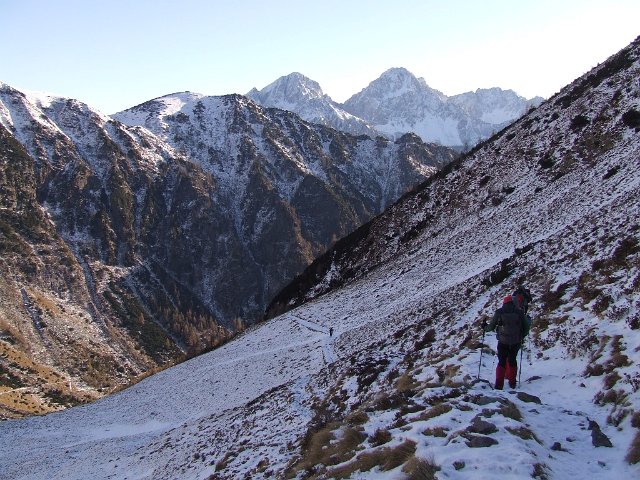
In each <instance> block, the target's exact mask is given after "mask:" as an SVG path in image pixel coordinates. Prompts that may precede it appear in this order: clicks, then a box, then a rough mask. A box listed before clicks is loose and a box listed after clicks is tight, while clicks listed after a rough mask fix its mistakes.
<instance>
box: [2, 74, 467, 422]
mask: <svg viewBox="0 0 640 480" xmlns="http://www.w3.org/2000/svg"><path fill="white" fill-rule="evenodd" d="M176 102H182V103H181V107H180V108H179V109H178V110H172V111H168V110H167V109H171V108H173V107H172V105H175V104H176ZM138 117H140V118H142V119H143V121H141V122H140V124H139V125H138V124H137V123H136V119H137V118H138ZM115 118H117V119H119V120H116V119H115ZM120 120H121V121H122V122H126V123H128V125H125V124H124V123H122V122H121V121H120ZM0 130H1V131H0V135H1V138H2V149H1V151H0V155H2V163H1V164H0V188H1V189H2V210H0V226H1V228H2V230H1V236H0V255H1V256H2V259H3V262H2V265H0V274H1V275H2V279H0V283H1V284H2V291H3V292H7V293H6V294H5V295H3V298H2V302H1V303H0V318H1V319H2V320H1V322H2V324H1V325H0V330H1V331H2V340H0V349H2V353H3V355H2V357H0V368H2V370H1V372H0V375H2V376H1V377H0V381H2V382H3V383H2V384H3V385H6V386H8V387H10V388H11V389H13V390H14V391H15V394H13V393H11V394H6V395H3V396H2V397H1V399H2V401H3V402H2V403H3V404H4V405H5V407H6V408H5V410H3V413H2V415H3V416H16V415H24V414H27V415H28V414H32V413H43V412H47V411H50V410H55V409H59V408H63V407H65V406H68V405H72V404H75V403H78V402H84V401H86V400H89V399H92V398H96V397H98V396H101V395H104V394H106V393H109V392H111V391H113V390H114V389H117V388H121V386H123V385H126V384H128V383H129V382H130V381H131V379H133V378H134V377H136V376H140V375H146V374H148V373H150V372H153V371H155V369H157V368H163V367H165V366H167V365H170V364H172V363H174V362H176V361H180V360H181V359H183V358H185V355H193V354H197V353H199V352H202V351H204V350H206V349H209V348H211V347H212V346H215V345H218V344H220V343H221V342H225V341H226V340H227V339H228V338H229V337H230V336H231V335H232V334H233V332H234V331H237V330H238V329H242V328H243V327H244V326H245V325H247V324H250V323H253V322H254V321H255V320H256V319H257V318H259V317H260V316H261V314H262V312H263V310H264V308H265V306H266V305H267V304H268V302H269V301H270V300H271V297H272V296H273V295H274V294H275V293H276V292H277V291H279V290H280V289H281V288H282V287H283V286H284V285H286V284H287V283H288V282H289V281H290V280H291V279H293V278H294V277H295V275H297V274H298V273H300V272H301V271H302V270H303V269H304V268H305V267H306V265H308V264H309V263H310V262H311V261H312V260H313V259H314V258H315V256H317V255H318V254H320V253H322V252H323V251H324V250H326V249H327V248H328V247H329V246H330V245H331V244H332V243H333V242H335V241H336V240H337V239H339V238H341V237H343V236H344V235H347V234H348V233H349V232H351V231H352V230H354V229H355V228H357V227H358V226H359V225H360V224H362V223H364V222H365V221H367V220H368V219H369V218H371V217H372V216H373V215H375V214H377V213H379V212H380V211H382V209H383V208H384V207H385V206H386V205H388V204H389V203H390V202H392V201H394V200H395V199H396V198H398V196H400V195H401V194H402V193H403V192H405V191H406V190H407V189H410V188H412V187H413V185H415V184H416V183H419V182H420V181H422V180H423V179H424V178H426V177H428V176H429V175H431V174H432V173H433V172H435V171H436V169H437V168H440V167H441V166H442V165H445V164H446V163H448V162H449V161H451V159H452V158H453V156H454V153H453V151H451V150H449V149H447V148H444V147H438V146H436V145H428V144H425V143H423V142H422V141H421V140H420V139H419V138H418V137H416V136H412V135H407V136H405V137H403V138H401V139H399V140H398V141H396V142H390V141H388V140H385V139H382V138H379V139H372V138H369V137H366V136H359V137H356V136H352V135H349V134H346V133H341V132H338V131H336V130H333V129H331V128H328V127H323V126H319V125H313V124H309V123H306V122H304V121H302V120H301V119H300V118H299V117H297V116H296V115H294V114H291V113H289V112H283V111H280V110H276V109H264V108H262V107H259V106H258V105H256V104H255V103H253V102H252V101H250V100H248V99H247V98H245V97H242V96H239V95H229V96H225V97H203V96H197V95H194V94H176V95H173V96H168V97H163V98H162V99H156V100H154V101H151V102H147V103H146V104H143V105H141V106H139V107H136V108H134V109H132V110H131V111H128V112H123V113H122V114H119V115H116V116H115V117H114V118H109V117H106V116H104V115H101V114H100V113H98V112H96V111H93V110H92V109H91V108H90V107H89V106H87V105H85V104H82V103H81V102H78V101H76V100H70V99H62V98H51V97H47V98H43V97H38V96H30V95H26V94H24V93H22V92H19V91H17V90H15V89H13V88H11V87H9V86H7V85H4V84H0ZM34 318H35V320H34ZM61 378H67V379H68V381H67V382H66V383H65V382H62V381H61V380H60V379H61ZM5 380H6V381H5ZM53 392H58V393H55V394H54V393H53ZM61 399H64V401H62V400H61ZM4 400H7V401H6V402H4Z"/></svg>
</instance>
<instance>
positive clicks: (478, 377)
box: [476, 320, 487, 380]
mask: <svg viewBox="0 0 640 480" xmlns="http://www.w3.org/2000/svg"><path fill="white" fill-rule="evenodd" d="M486 325H487V321H486V320H482V343H480V362H479V363H478V375H477V376H476V380H479V379H480V367H481V366H482V351H483V350H484V327H485V326H486Z"/></svg>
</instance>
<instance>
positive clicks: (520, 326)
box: [483, 295, 531, 390]
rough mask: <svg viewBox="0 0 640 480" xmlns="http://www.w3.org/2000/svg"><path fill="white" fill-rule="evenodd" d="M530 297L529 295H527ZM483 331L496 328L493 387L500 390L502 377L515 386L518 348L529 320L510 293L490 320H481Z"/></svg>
mask: <svg viewBox="0 0 640 480" xmlns="http://www.w3.org/2000/svg"><path fill="white" fill-rule="evenodd" d="M529 298H531V295H529ZM483 327H484V331H485V332H491V331H493V330H496V335H497V337H498V366H497V367H496V383H495V388H496V389H497V390H502V388H503V387H504V379H505V378H506V379H507V380H508V381H509V387H511V388H515V387H516V378H517V374H518V361H517V356H518V350H520V347H521V345H522V341H523V340H524V337H526V336H527V334H528V333H529V322H528V321H527V317H526V315H525V313H524V310H521V309H520V308H518V306H517V305H516V303H515V302H514V298H513V297H512V296H511V295H507V296H506V297H504V300H503V302H502V307H500V308H498V310H496V313H495V314H494V315H493V318H492V320H491V322H489V324H488V325H487V324H486V322H483Z"/></svg>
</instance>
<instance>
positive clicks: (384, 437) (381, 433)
mask: <svg viewBox="0 0 640 480" xmlns="http://www.w3.org/2000/svg"><path fill="white" fill-rule="evenodd" d="M391 438H392V436H391V432H389V430H386V429H382V428H379V429H377V430H376V431H375V432H374V434H373V435H372V436H371V437H370V438H369V443H370V444H371V445H372V446H374V447H379V446H380V445H384V444H385V443H389V442H390V441H391Z"/></svg>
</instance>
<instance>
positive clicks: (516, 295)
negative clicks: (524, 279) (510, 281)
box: [511, 284, 533, 314]
mask: <svg viewBox="0 0 640 480" xmlns="http://www.w3.org/2000/svg"><path fill="white" fill-rule="evenodd" d="M511 296H512V297H513V301H514V303H515V304H516V307H518V308H519V309H520V310H522V311H523V312H524V313H525V314H526V313H527V312H528V311H529V304H530V303H531V302H532V301H533V298H532V297H531V292H530V291H529V289H528V288H525V286H524V285H522V284H520V285H518V288H516V289H515V291H514V292H513V293H512V294H511Z"/></svg>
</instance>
